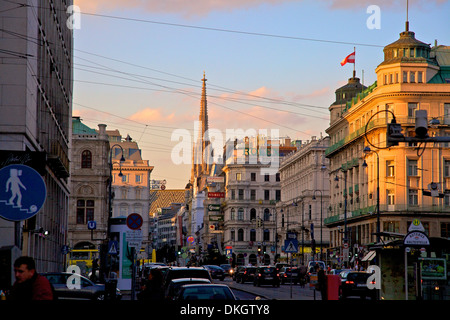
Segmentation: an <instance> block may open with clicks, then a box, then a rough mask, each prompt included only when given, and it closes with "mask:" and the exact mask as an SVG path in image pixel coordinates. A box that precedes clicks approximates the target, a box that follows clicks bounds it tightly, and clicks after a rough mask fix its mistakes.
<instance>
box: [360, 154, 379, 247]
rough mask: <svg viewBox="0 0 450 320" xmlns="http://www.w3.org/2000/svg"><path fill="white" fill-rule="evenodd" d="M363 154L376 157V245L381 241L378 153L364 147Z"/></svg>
mask: <svg viewBox="0 0 450 320" xmlns="http://www.w3.org/2000/svg"><path fill="white" fill-rule="evenodd" d="M363 152H364V153H365V154H368V153H369V152H374V153H375V154H376V155H377V243H379V242H380V241H381V238H380V157H379V156H378V152H376V151H374V150H371V149H370V147H369V146H367V147H364V149H363ZM362 166H363V168H367V163H366V159H364V162H363V164H362Z"/></svg>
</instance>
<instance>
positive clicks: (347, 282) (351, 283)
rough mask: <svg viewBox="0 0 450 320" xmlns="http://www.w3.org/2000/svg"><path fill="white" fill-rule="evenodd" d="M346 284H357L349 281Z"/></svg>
mask: <svg viewBox="0 0 450 320" xmlns="http://www.w3.org/2000/svg"><path fill="white" fill-rule="evenodd" d="M345 283H346V284H355V283H354V282H353V281H349V280H347V281H345Z"/></svg>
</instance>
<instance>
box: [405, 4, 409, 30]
mask: <svg viewBox="0 0 450 320" xmlns="http://www.w3.org/2000/svg"><path fill="white" fill-rule="evenodd" d="M408 9H409V1H408V0H406V25H405V27H406V30H405V31H409V21H408Z"/></svg>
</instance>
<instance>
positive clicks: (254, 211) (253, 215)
mask: <svg viewBox="0 0 450 320" xmlns="http://www.w3.org/2000/svg"><path fill="white" fill-rule="evenodd" d="M449 176H450V175H449ZM252 220H256V209H255V208H251V209H250V221H252Z"/></svg>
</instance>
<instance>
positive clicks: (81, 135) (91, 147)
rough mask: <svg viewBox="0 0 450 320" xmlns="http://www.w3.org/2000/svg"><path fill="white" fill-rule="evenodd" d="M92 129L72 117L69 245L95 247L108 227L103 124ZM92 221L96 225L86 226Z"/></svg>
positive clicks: (106, 149)
mask: <svg viewBox="0 0 450 320" xmlns="http://www.w3.org/2000/svg"><path fill="white" fill-rule="evenodd" d="M98 127H99V129H98V131H97V130H94V129H91V128H89V127H88V126H86V125H85V124H83V123H82V121H81V120H80V118H79V117H73V118H72V148H71V159H72V165H71V168H70V170H71V173H70V175H71V197H70V211H69V218H68V246H69V247H70V248H71V249H99V246H100V244H101V243H102V241H103V240H105V239H106V238H107V231H108V205H109V194H108V181H109V165H108V155H109V140H108V136H107V135H106V125H103V124H99V125H98ZM89 221H95V223H96V228H95V230H93V231H92V232H91V231H90V230H89V229H88V222H89Z"/></svg>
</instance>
